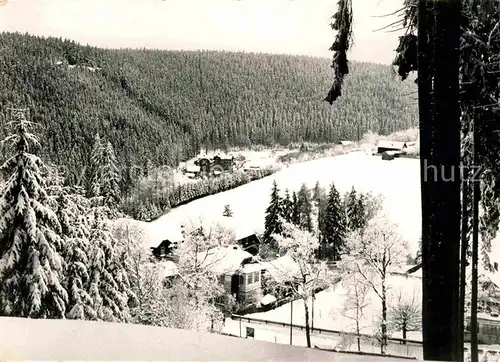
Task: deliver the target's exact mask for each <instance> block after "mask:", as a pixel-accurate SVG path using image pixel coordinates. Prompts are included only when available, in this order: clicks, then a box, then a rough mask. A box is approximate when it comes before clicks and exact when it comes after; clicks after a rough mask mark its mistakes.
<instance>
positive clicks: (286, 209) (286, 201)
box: [281, 189, 293, 222]
mask: <svg viewBox="0 0 500 362" xmlns="http://www.w3.org/2000/svg"><path fill="white" fill-rule="evenodd" d="M281 205H282V206H281V216H282V217H283V219H285V221H287V222H291V221H292V213H293V203H292V199H291V198H290V191H288V189H286V190H285V197H284V198H283V200H282V201H281Z"/></svg>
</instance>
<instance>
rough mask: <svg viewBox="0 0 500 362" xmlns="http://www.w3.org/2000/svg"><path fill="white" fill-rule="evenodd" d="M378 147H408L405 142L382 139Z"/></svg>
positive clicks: (399, 148)
mask: <svg viewBox="0 0 500 362" xmlns="http://www.w3.org/2000/svg"><path fill="white" fill-rule="evenodd" d="M377 147H383V148H395V149H398V150H401V149H403V148H405V147H406V143H405V142H397V141H387V140H380V141H378V144H377Z"/></svg>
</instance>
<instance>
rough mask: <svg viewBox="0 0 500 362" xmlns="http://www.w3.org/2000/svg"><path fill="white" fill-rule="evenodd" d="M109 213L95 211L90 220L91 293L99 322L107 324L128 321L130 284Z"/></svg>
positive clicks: (96, 209)
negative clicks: (111, 228) (102, 321)
mask: <svg viewBox="0 0 500 362" xmlns="http://www.w3.org/2000/svg"><path fill="white" fill-rule="evenodd" d="M105 214H106V210H104V209H103V208H94V210H93V216H92V218H91V225H92V227H91V230H90V244H91V245H92V250H91V252H90V262H89V277H90V278H89V282H88V286H87V288H88V290H89V294H90V296H91V298H92V301H93V308H94V310H95V311H96V313H97V315H96V319H97V320H104V321H128V320H129V319H130V311H129V308H128V291H127V285H128V283H127V281H126V280H124V275H123V268H122V267H121V266H120V264H119V262H120V261H121V260H120V255H119V251H117V250H116V248H115V240H113V236H112V234H111V232H110V226H109V225H108V223H109V220H107V219H106V215H105Z"/></svg>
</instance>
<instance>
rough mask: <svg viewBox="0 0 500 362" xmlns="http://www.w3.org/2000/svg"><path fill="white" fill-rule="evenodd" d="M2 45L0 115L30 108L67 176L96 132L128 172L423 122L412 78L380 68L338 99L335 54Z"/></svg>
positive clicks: (361, 72)
mask: <svg viewBox="0 0 500 362" xmlns="http://www.w3.org/2000/svg"><path fill="white" fill-rule="evenodd" d="M0 52H1V54H2V56H1V57H0V87H1V90H0V107H1V109H2V112H1V115H0V117H1V120H0V122H1V123H2V125H3V124H5V122H6V121H7V119H8V114H9V113H8V111H7V108H8V107H28V108H30V119H31V121H33V122H35V123H38V124H39V125H40V127H39V128H38V129H37V130H36V132H37V133H39V134H40V138H41V142H42V145H43V151H42V156H43V157H46V158H48V160H50V161H51V162H53V163H55V164H57V165H59V166H62V167H64V169H65V173H66V176H67V180H68V181H69V182H70V183H74V182H75V181H76V180H77V178H78V177H79V176H80V175H81V173H82V170H84V169H85V168H84V167H85V166H87V165H88V164H89V162H90V161H89V160H90V154H91V149H92V145H93V141H94V136H95V134H96V133H99V134H100V135H102V136H104V137H105V138H106V139H107V140H108V141H110V142H111V143H112V144H113V146H114V147H115V149H116V155H117V158H118V161H119V164H120V165H122V167H123V168H126V167H127V166H131V165H144V164H145V163H146V160H148V159H149V160H150V162H152V163H153V164H155V165H159V164H167V165H168V164H170V165H174V164H177V163H178V162H179V161H182V160H185V159H188V158H191V157H193V156H195V155H196V154H197V152H198V150H199V148H200V147H201V146H207V147H221V146H223V147H225V146H250V145H252V144H276V143H280V144H283V145H286V144H288V143H289V142H297V141H299V142H300V141H309V142H335V141H337V140H340V139H356V138H357V137H358V136H359V135H362V134H363V133H364V132H366V131H367V130H372V131H374V132H378V133H379V134H386V133H389V132H393V131H395V130H400V129H405V128H409V127H411V126H415V125H416V123H417V113H416V109H417V108H416V101H415V100H414V98H415V94H414V93H415V89H416V88H415V85H414V84H413V82H400V81H398V80H397V78H396V76H395V75H394V74H393V72H392V71H391V70H390V68H389V67H386V66H382V65H374V64H368V63H354V64H353V67H352V68H353V70H352V75H351V76H350V77H349V78H348V79H347V80H346V84H345V95H344V96H343V97H342V98H341V99H340V100H339V101H338V102H337V103H336V104H335V106H334V107H330V106H329V105H328V104H327V103H326V102H323V100H322V99H323V98H324V92H325V89H328V87H329V84H330V82H331V79H332V76H333V75H332V73H331V71H330V70H329V67H328V63H329V61H328V60H327V59H320V58H312V57H304V56H287V55H269V54H251V53H231V52H218V51H200V52H192V51H160V50H132V49H127V50H111V49H99V48H95V47H90V46H81V45H79V44H77V43H75V42H73V41H69V40H62V39H57V38H42V37H36V36H31V35H22V34H18V33H2V34H0ZM1 128H2V131H1V132H4V131H3V129H4V128H5V127H3V126H2V127H1ZM0 136H2V137H3V136H5V135H4V134H1V135H0Z"/></svg>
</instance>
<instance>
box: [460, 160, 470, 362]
mask: <svg viewBox="0 0 500 362" xmlns="http://www.w3.org/2000/svg"><path fill="white" fill-rule="evenodd" d="M463 158H464V159H465V160H467V156H466V155H464V156H463ZM468 167H469V164H468V163H466V164H465V167H464V168H463V175H462V236H461V241H462V242H461V245H460V297H459V307H460V311H459V330H460V331H461V333H460V342H459V345H460V347H461V348H460V356H459V359H458V360H459V361H463V359H464V331H465V288H466V286H467V282H466V280H467V271H466V267H467V249H468V246H469V245H468V244H469V240H468V233H469V207H468V206H469V197H470V196H469V180H468V179H469V170H468Z"/></svg>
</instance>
